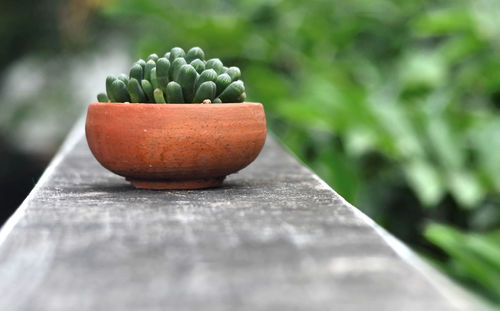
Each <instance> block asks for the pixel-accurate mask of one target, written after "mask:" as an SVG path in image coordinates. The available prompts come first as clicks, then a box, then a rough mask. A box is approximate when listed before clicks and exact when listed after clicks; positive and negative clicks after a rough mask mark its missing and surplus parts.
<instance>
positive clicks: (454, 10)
mask: <svg viewBox="0 0 500 311" xmlns="http://www.w3.org/2000/svg"><path fill="white" fill-rule="evenodd" d="M0 39H1V42H2V44H1V47H2V48H1V49H0V130H1V131H0V160H1V165H0V197H1V199H2V204H1V205H2V209H1V212H2V221H4V220H5V219H6V218H7V217H8V216H9V215H10V213H11V212H12V211H13V210H15V208H16V207H17V206H18V205H19V204H20V203H21V202H22V200H23V199H24V198H25V197H26V195H27V193H28V192H29V190H30V189H31V188H32V187H33V185H34V184H35V183H36V181H37V179H38V177H39V176H40V174H41V172H42V171H43V169H44V167H45V166H46V165H47V163H48V161H50V159H51V157H52V156H53V154H54V153H55V152H56V151H57V148H58V146H59V145H60V143H61V141H62V139H63V138H64V136H65V135H66V134H67V133H68V131H69V130H70V128H71V126H72V125H73V124H74V123H75V122H76V120H77V119H78V118H79V117H80V116H81V115H82V113H83V112H84V111H85V108H86V106H87V105H88V103H90V101H92V100H94V98H95V95H96V94H97V92H99V91H103V90H104V80H105V77H106V75H107V74H119V73H121V72H126V71H127V70H128V68H129V66H130V64H131V63H132V61H133V60H135V59H137V58H139V57H142V58H145V57H147V55H149V54H151V53H158V54H163V53H165V52H166V51H167V50H169V49H170V48H171V47H173V46H181V47H183V48H185V49H188V48H190V47H191V46H195V45H198V46H201V47H202V48H203V49H204V50H205V52H206V54H207V56H208V57H219V58H221V59H222V60H223V61H224V63H227V64H232V65H237V66H239V67H240V68H241V69H242V75H243V80H244V81H245V84H246V86H247V94H248V98H249V100H253V101H259V102H262V103H263V104H264V105H265V109H266V113H267V117H268V122H269V127H270V129H271V130H272V132H273V133H274V134H275V135H276V136H277V137H278V138H279V139H280V140H281V141H282V142H283V143H284V144H285V145H286V146H287V147H288V148H289V149H290V150H291V151H292V152H294V153H295V154H297V155H298V157H299V158H300V159H302V160H303V161H304V162H305V163H306V164H307V165H308V166H310V167H311V168H312V169H313V170H314V171H315V172H317V173H318V174H319V175H320V176H321V177H322V178H323V179H324V180H325V181H327V182H328V183H329V184H330V185H331V186H332V187H333V188H334V189H335V190H336V191H337V192H339V193H340V194H341V195H342V196H344V197H345V198H346V199H347V200H348V201H350V202H351V203H353V204H354V205H356V206H357V207H359V208H360V209H361V210H362V211H364V212H365V213H366V214H368V215H369V216H370V217H372V218H373V219H375V220H376V221H377V222H378V223H379V224H381V225H382V226H384V227H385V228H387V229H388V230H389V231H390V232H392V233H393V234H394V235H396V236H397V237H399V238H400V239H402V240H403V241H405V242H406V243H407V244H409V245H410V246H411V247H412V248H413V249H414V250H415V251H417V252H418V253H419V254H421V255H422V256H423V257H424V258H426V260H428V261H430V262H431V263H432V264H434V265H436V266H437V267H438V268H439V269H442V270H443V271H444V272H445V273H447V274H449V275H450V276H451V277H452V278H454V279H455V280H457V281H458V282H460V283H461V284H463V285H464V286H465V287H467V288H469V289H470V290H471V291H473V292H475V293H477V294H479V296H481V297H483V298H484V299H485V300H487V301H490V302H492V303H493V304H497V305H500V204H499V203H500V156H499V154H500V113H499V110H500V1H497V0H411V1H410V0H370V1H366V0H350V1H342V0H336V1H333V0H309V1H305V0H302V1H299V0H271V1H269V0H243V1H229V0H204V1H194V0H182V1H181V0H177V1H166V0H64V1H63V0H38V1H36V2H33V1H29V0H16V1H2V2H1V3H0Z"/></svg>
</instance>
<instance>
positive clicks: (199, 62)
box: [190, 58, 205, 73]
mask: <svg viewBox="0 0 500 311" xmlns="http://www.w3.org/2000/svg"><path fill="white" fill-rule="evenodd" d="M190 65H191V66H193V67H194V69H196V71H197V72H198V73H202V72H203V70H205V63H204V62H203V61H202V60H201V59H199V58H197V59H195V60H193V61H192V62H191V63H190Z"/></svg>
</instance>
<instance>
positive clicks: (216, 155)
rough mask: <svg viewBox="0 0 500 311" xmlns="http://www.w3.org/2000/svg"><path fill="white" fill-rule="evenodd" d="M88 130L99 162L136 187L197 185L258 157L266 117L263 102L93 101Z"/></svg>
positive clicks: (215, 182) (217, 181)
mask: <svg viewBox="0 0 500 311" xmlns="http://www.w3.org/2000/svg"><path fill="white" fill-rule="evenodd" d="M85 132H86V136H87V142H88V144H89V147H90V150H91V151H92V153H93V154H94V156H95V157H96V159H97V161H99V163H101V165H102V166H104V167H105V168H107V169H108V170H110V171H112V172H113V173H116V174H118V175H121V176H124V177H126V179H127V180H129V181H130V182H131V183H132V184H133V185H134V186H135V187H137V188H146V189H198V188H209V187H217V186H220V185H222V182H223V180H224V178H225V177H226V175H228V174H231V173H235V172H237V171H239V170H241V169H242V168H244V167H245V166H247V165H248V164H250V163H251V162H252V161H253V160H255V158H256V157H257V155H258V154H259V152H260V151H261V150H262V147H263V145H264V142H265V140H266V117H265V114H264V108H263V107H262V104H259V103H238V104H208V105H202V104H124V103H92V104H90V106H89V109H88V113H87V122H86V125H85Z"/></svg>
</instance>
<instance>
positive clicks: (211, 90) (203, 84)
mask: <svg viewBox="0 0 500 311" xmlns="http://www.w3.org/2000/svg"><path fill="white" fill-rule="evenodd" d="M240 77H241V72H240V69H239V68H238V67H225V66H224V65H223V64H222V62H221V60H220V59H218V58H211V59H209V60H205V53H204V52H203V50H202V49H201V48H199V47H193V48H191V49H190V50H189V51H188V52H187V53H185V52H184V50H183V49H182V48H179V47H174V48H173V49H172V50H170V52H167V53H166V54H165V55H164V56H163V57H158V55H157V54H151V55H149V57H148V58H147V60H143V59H139V60H138V61H136V62H135V63H134V64H133V65H132V67H131V68H130V72H129V74H128V75H126V74H121V75H119V76H118V77H115V76H108V77H107V78H106V93H99V94H98V95H97V100H98V101H99V102H122V103H127V102H128V103H157V104H162V103H202V102H206V101H207V100H209V101H210V102H213V103H240V102H243V101H245V98H246V93H245V85H244V84H243V81H241V80H240Z"/></svg>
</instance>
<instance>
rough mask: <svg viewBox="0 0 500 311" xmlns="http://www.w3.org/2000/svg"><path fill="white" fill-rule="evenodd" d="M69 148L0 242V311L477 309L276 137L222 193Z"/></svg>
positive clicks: (78, 134)
mask: <svg viewBox="0 0 500 311" xmlns="http://www.w3.org/2000/svg"><path fill="white" fill-rule="evenodd" d="M68 140H69V141H67V143H66V145H65V147H64V148H63V150H62V152H61V153H60V154H59V155H58V156H57V157H56V159H55V160H54V163H53V164H51V166H50V167H49V169H48V171H47V172H46V173H45V175H44V176H43V177H42V179H41V181H40V182H39V184H38V185H37V187H36V188H35V190H34V191H33V192H32V194H30V196H29V197H28V198H27V200H26V201H25V202H24V204H23V205H22V206H21V207H20V209H19V210H18V211H17V212H16V214H15V215H14V217H13V218H11V219H10V220H9V222H8V223H7V224H6V225H5V226H4V227H3V228H2V231H1V232H0V243H1V244H0V293H2V294H1V299H0V310H37V311H42V310H94V311H95V310H121V311H123V310H217V311H224V310H228V311H229V310H231V311H235V310H252V311H253V310H405V311H408V310H419V311H421V310H425V311H430V310H440V311H443V310H462V309H463V310H466V309H467V310H473V309H471V308H469V306H467V305H466V304H465V303H464V301H465V300H464V299H463V297H462V296H460V295H456V292H454V291H450V288H449V287H448V286H447V285H446V286H443V283H441V282H440V281H438V282H436V278H435V277H436V273H435V272H434V271H433V270H431V271H427V272H425V271H422V270H421V268H422V267H423V266H425V265H423V266H420V265H421V263H419V262H418V261H416V262H413V259H412V258H413V255H412V254H411V252H409V253H408V250H407V249H406V248H405V247H403V246H401V245H400V244H399V242H397V241H395V240H394V239H393V238H392V237H390V236H387V234H386V233H385V232H384V231H383V230H381V229H380V228H378V227H377V226H375V225H374V224H373V223H372V222H371V221H370V220H369V219H368V218H367V217H366V216H364V215H363V214H361V213H360V212H359V211H357V210H356V209H355V208H353V207H352V206H350V205H348V204H347V203H346V202H345V201H344V200H343V199H342V198H341V197H340V196H338V195H337V194H336V193H335V192H334V191H333V190H331V189H330V188H329V187H328V186H326V184H324V183H323V182H322V181H321V180H320V179H319V178H317V177H316V176H315V175H314V174H312V173H311V172H310V171H309V170H308V169H307V168H305V167H304V166H303V165H302V164H300V163H299V162H298V161H296V160H295V158H293V157H292V156H290V155H289V154H288V153H287V152H285V151H284V150H283V149H281V147H279V146H278V145H277V144H276V143H275V141H274V140H273V139H272V138H268V140H267V143H266V146H265V148H264V150H263V153H262V154H261V155H260V157H259V158H258V159H257V160H256V162H254V163H253V164H252V165H251V166H250V167H248V168H246V169H244V170H243V171H241V172H240V173H238V174H235V175H231V176H230V177H229V178H228V179H227V181H226V182H225V184H224V187H222V188H220V189H212V190H201V191H160V192H157V191H147V190H136V189H134V188H132V187H131V186H130V185H129V184H128V183H127V182H126V181H125V180H124V179H123V178H121V177H119V176H116V175H113V174H112V173H110V172H108V171H106V170H105V169H103V168H102V167H101V166H100V165H99V164H98V163H97V162H96V161H95V160H94V159H93V157H92V156H91V154H90V153H89V150H88V147H87V144H86V142H85V140H84V139H82V130H81V126H80V127H79V128H78V129H77V130H76V131H75V132H74V133H73V135H71V137H70V138H69V139H68ZM402 208H404V207H402ZM391 245H392V246H391ZM425 269H427V268H425ZM425 269H424V270H425ZM437 277H438V279H439V276H437ZM474 310H477V309H474Z"/></svg>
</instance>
